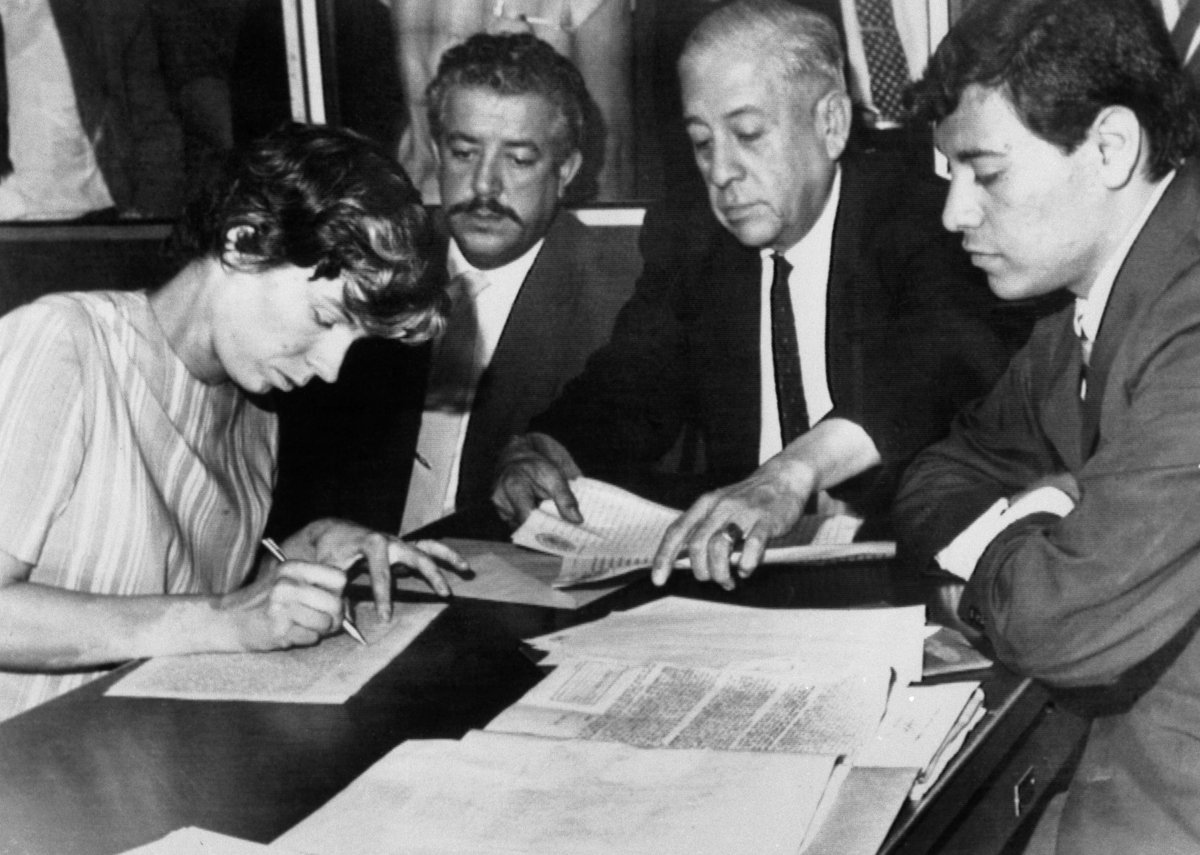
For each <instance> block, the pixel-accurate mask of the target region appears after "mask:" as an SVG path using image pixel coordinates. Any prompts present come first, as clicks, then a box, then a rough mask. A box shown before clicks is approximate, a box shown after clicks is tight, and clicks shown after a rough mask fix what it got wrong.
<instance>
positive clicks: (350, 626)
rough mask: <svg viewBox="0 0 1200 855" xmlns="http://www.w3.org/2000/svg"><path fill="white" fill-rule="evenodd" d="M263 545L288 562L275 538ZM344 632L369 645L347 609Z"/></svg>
mask: <svg viewBox="0 0 1200 855" xmlns="http://www.w3.org/2000/svg"><path fill="white" fill-rule="evenodd" d="M262 545H263V548H264V549H266V550H267V552H269V553H271V555H273V556H274V557H275V560H276V561H287V556H286V555H284V554H283V550H282V549H280V548H279V544H278V543H276V542H275V538H273V537H264V538H263V539H262ZM342 631H343V632H345V633H346V635H348V636H350V637H351V638H353V639H354V640H355V641H357V642H358V643H359V644H362V645H365V644H366V643H367V640H366V639H365V638H364V637H363V634H362V633H361V632H359V630H358V627H357V626H355V625H354V621H352V620H350V615H349V614H348V613H347V612H346V610H345V607H343V609H342Z"/></svg>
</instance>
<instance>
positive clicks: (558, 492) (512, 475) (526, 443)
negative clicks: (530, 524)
mask: <svg viewBox="0 0 1200 855" xmlns="http://www.w3.org/2000/svg"><path fill="white" fill-rule="evenodd" d="M496 472H497V476H496V484H495V487H494V488H493V490H492V504H493V505H495V506H496V512H497V513H498V514H500V518H501V519H503V520H504V521H505V522H507V523H508V524H509V525H511V526H514V527H516V526H518V525H520V524H521V523H523V522H524V521H525V518H526V517H528V516H529V515H530V514H531V513H532V512H533V510H534V509H535V508H536V507H537V506H538V505H539V504H541V503H542V501H543V500H545V499H552V500H553V501H554V504H555V505H556V506H557V507H558V513H559V515H560V516H561V517H562V518H563V519H565V520H567V521H568V522H573V523H582V522H583V515H582V514H581V513H580V512H579V503H578V501H576V499H575V494H574V493H572V492H571V487H570V485H569V483H568V482H569V481H570V480H571V479H572V478H578V477H580V476H581V475H582V474H583V473H582V472H580V471H579V466H578V465H576V463H575V460H574V458H572V457H571V453H570V452H569V451H567V450H566V449H565V448H563V446H562V445H561V444H560V443H559V442H558V441H557V440H555V439H553V438H552V437H549V436H547V435H546V434H542V433H528V434H525V435H524V436H517V437H513V439H512V440H510V441H509V443H508V445H506V446H505V447H504V450H503V451H502V452H501V453H500V462H499V465H498V466H497V467H496Z"/></svg>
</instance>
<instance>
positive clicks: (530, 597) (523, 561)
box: [354, 538, 633, 609]
mask: <svg viewBox="0 0 1200 855" xmlns="http://www.w3.org/2000/svg"><path fill="white" fill-rule="evenodd" d="M442 542H443V543H445V544H446V545H447V546H449V547H451V548H452V549H454V550H456V551H457V552H458V553H459V554H460V555H461V556H462V557H463V558H465V559H467V561H468V562H469V563H470V565H471V569H472V570H473V571H474V573H475V577H474V578H473V579H463V578H460V577H459V576H457V575H455V574H454V573H449V572H447V573H445V574H444V575H445V577H446V581H447V582H448V583H449V585H450V590H452V591H453V592H454V596H456V597H470V598H474V599H478V600H496V601H498V602H503V603H526V604H528V605H533V606H545V607H547V608H552V609H578V608H581V607H583V606H586V605H587V604H588V603H590V602H592V601H594V600H598V599H599V598H600V597H603V596H604V595H605V594H609V593H611V592H613V591H616V590H618V589H620V588H622V587H624V586H625V585H627V584H629V583H630V582H631V581H633V580H632V578H626V579H624V580H622V581H618V582H613V583H611V584H604V583H600V584H597V585H594V586H591V585H589V586H588V587H586V588H570V589H566V590H559V589H557V588H555V587H554V585H553V582H554V580H555V579H557V578H558V575H559V573H560V572H561V571H562V559H561V558H560V557H558V556H557V555H548V554H546V553H544V552H533V551H531V550H528V549H524V548H522V547H520V546H515V545H514V544H511V543H495V542H490V541H484V540H467V539H462V538H446V539H445V540H443V541H442ZM354 584H360V585H363V586H364V587H366V586H369V585H370V580H369V579H367V578H366V577H365V576H359V577H358V578H356V579H355V582H354ZM395 584H396V588H397V589H398V590H403V591H417V592H421V593H429V585H428V584H426V582H425V581H424V580H423V579H421V578H419V577H415V576H397V577H396V582H395Z"/></svg>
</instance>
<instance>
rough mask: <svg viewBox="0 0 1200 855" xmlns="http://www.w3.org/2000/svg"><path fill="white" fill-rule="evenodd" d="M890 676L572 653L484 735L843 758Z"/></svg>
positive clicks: (863, 738)
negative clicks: (806, 675)
mask: <svg viewBox="0 0 1200 855" xmlns="http://www.w3.org/2000/svg"><path fill="white" fill-rule="evenodd" d="M890 681H891V674H890V673H889V672H888V671H887V670H886V669H883V668H878V669H876V670H875V671H874V672H871V673H865V674H852V675H848V676H845V677H843V678H842V679H841V680H838V681H836V682H828V683H812V682H810V681H807V680H805V679H803V678H801V677H797V676H795V675H791V674H772V673H766V672H762V671H742V670H738V669H714V668H686V667H679V666H675V665H669V664H664V663H645V664H637V663H628V662H617V661H610V660H601V659H572V660H568V661H566V662H562V663H560V664H559V665H558V666H557V667H556V668H555V669H554V671H553V672H552V673H551V674H550V675H549V676H547V677H546V678H545V679H543V680H542V681H541V682H540V683H538V685H536V686H534V687H533V688H532V689H531V690H530V691H529V692H528V693H527V694H526V695H525V696H524V697H523V698H521V700H519V701H517V703H516V704H514V705H512V706H511V707H509V708H508V709H506V710H505V711H504V712H502V713H501V714H500V715H499V716H497V717H496V718H495V719H493V720H492V722H491V724H489V725H488V727H487V729H488V730H489V731H495V730H499V731H507V732H513V733H529V734H533V735H537V736H545V737H550V738H554V739H583V740H598V741H602V742H623V743H626V744H628V745H636V746H640V747H643V748H658V747H662V748H705V749H720V750H729V751H784V752H796V753H804V754H822V755H832V756H836V757H841V756H846V755H849V754H852V753H853V752H854V751H856V750H857V749H858V747H859V746H861V745H863V744H865V743H866V742H867V740H868V739H869V737H870V735H871V734H872V733H873V732H874V731H875V730H876V728H878V726H879V722H880V719H882V718H883V713H884V708H885V706H886V705H887V695H888V687H889V683H890Z"/></svg>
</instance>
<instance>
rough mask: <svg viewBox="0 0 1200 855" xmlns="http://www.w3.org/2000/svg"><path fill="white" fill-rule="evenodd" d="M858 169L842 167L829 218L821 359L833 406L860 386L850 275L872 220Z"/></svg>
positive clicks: (858, 291) (858, 330) (858, 322)
mask: <svg viewBox="0 0 1200 855" xmlns="http://www.w3.org/2000/svg"><path fill="white" fill-rule="evenodd" d="M859 179H860V172H859V170H858V169H851V168H843V169H842V191H841V198H840V199H839V200H838V209H837V212H836V214H837V215H836V217H835V218H834V222H833V244H832V247H831V250H830V259H829V282H828V286H827V288H828V290H827V292H826V296H825V313H826V314H825V364H826V366H827V368H826V371H827V372H828V378H827V379H828V382H829V394H830V396H831V397H832V398H833V405H834V407H835V408H837V407H844V406H846V404H847V402H846V401H845V400H843V398H844V395H845V394H846V391H847V390H851V389H861V388H862V387H863V382H862V378H863V371H864V368H863V358H864V357H863V348H864V346H865V345H866V344H867V341H866V336H865V335H864V334H863V333H864V332H865V330H864V329H863V326H864V323H865V320H864V316H865V311H864V309H865V307H863V306H862V305H861V304H860V299H861V295H862V294H863V292H864V290H865V289H863V288H855V286H854V277H855V272H856V268H857V266H858V264H859V262H860V259H861V258H862V257H863V255H864V254H865V253H866V251H867V248H866V245H865V244H866V236H867V235H869V234H874V231H875V224H874V223H873V222H872V216H871V211H870V209H869V207H868V206H867V205H864V204H861V200H862V199H863V198H869V196H870V194H871V192H872V191H871V190H870V188H868V187H864V186H862V182H861V181H860V180H859Z"/></svg>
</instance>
